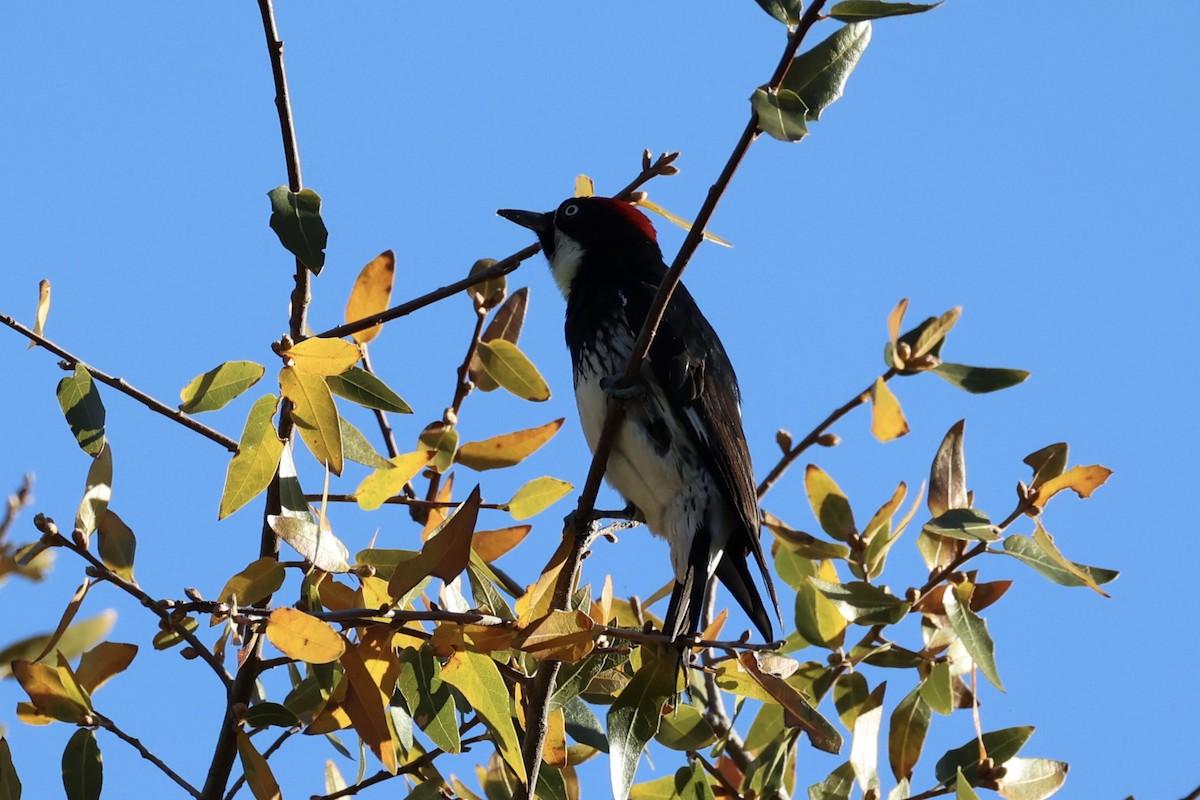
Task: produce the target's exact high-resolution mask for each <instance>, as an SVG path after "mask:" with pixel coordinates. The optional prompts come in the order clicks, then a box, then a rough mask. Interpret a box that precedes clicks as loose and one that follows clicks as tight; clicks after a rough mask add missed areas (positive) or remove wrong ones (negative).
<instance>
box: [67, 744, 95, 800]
mask: <svg viewBox="0 0 1200 800" xmlns="http://www.w3.org/2000/svg"><path fill="white" fill-rule="evenodd" d="M62 778H63V788H64V789H66V792H67V800H99V798H100V789H101V787H102V786H103V785H104V763H103V759H102V758H101V757H100V745H99V744H97V743H96V734H95V732H94V731H91V730H88V729H86V728H80V729H79V730H77V731H75V733H73V734H71V738H70V739H68V740H67V746H66V748H65V749H64V750H63V757H62Z"/></svg>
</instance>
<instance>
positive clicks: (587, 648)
mask: <svg viewBox="0 0 1200 800" xmlns="http://www.w3.org/2000/svg"><path fill="white" fill-rule="evenodd" d="M594 626H595V623H594V622H592V618H591V617H589V616H588V615H587V614H585V613H583V612H582V611H551V612H550V613H549V614H547V615H546V616H544V617H542V618H541V619H539V620H537V621H536V622H534V623H532V624H531V625H529V626H528V627H526V628H523V629H522V630H521V632H520V633H519V634H518V635H517V636H516V637H515V638H514V640H513V646H514V647H518V648H520V649H521V650H524V651H525V652H526V653H529V654H530V655H532V656H534V657H535V658H540V659H551V660H554V661H569V662H575V661H579V660H580V659H581V658H583V657H584V656H586V655H587V654H588V653H590V652H592V650H593V649H594V648H595V646H596V641H595V637H594V636H593V635H592V628H593V627H594Z"/></svg>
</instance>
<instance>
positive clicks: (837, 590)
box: [809, 578, 912, 625]
mask: <svg viewBox="0 0 1200 800" xmlns="http://www.w3.org/2000/svg"><path fill="white" fill-rule="evenodd" d="M809 580H810V581H812V584H813V586H815V587H817V589H819V590H820V592H821V594H823V595H825V596H826V597H827V598H829V600H831V601H832V602H833V604H834V605H835V606H836V607H837V610H838V611H840V612H841V614H842V616H843V617H845V618H846V619H848V620H849V621H850V622H853V623H856V624H858V625H892V624H894V623H897V622H899V621H900V620H902V619H904V615H905V614H907V613H908V610H909V609H910V608H912V605H911V604H910V603H907V602H905V601H904V600H901V599H900V598H899V597H896V596H895V595H893V594H891V593H890V592H888V591H887V590H886V589H884V588H882V587H880V586H875V585H873V584H870V583H866V582H865V581H850V582H848V583H830V582H828V581H823V580H819V579H818V578H809Z"/></svg>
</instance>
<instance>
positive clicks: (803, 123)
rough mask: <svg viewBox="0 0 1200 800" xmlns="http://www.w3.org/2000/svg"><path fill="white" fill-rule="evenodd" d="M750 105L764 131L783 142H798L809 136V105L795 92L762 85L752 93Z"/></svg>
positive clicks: (760, 128) (760, 127)
mask: <svg viewBox="0 0 1200 800" xmlns="http://www.w3.org/2000/svg"><path fill="white" fill-rule="evenodd" d="M750 106H751V108H753V109H754V113H755V114H756V115H757V116H758V128H759V130H761V131H762V132H763V133H765V134H767V135H769V136H773V137H774V138H776V139H778V140H780V141H781V142H798V141H800V140H801V139H803V138H804V137H805V136H808V106H806V105H804V101H803V100H801V99H800V95H798V94H796V93H795V92H792V91H789V90H787V89H778V90H776V91H771V90H769V89H767V88H766V87H763V86H760V87H759V88H757V89H755V90H754V94H752V95H750Z"/></svg>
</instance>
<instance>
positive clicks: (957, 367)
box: [933, 361, 1029, 394]
mask: <svg viewBox="0 0 1200 800" xmlns="http://www.w3.org/2000/svg"><path fill="white" fill-rule="evenodd" d="M933 374H935V375H937V376H938V377H939V378H942V379H943V380H945V381H947V382H948V383H950V384H952V385H954V386H957V387H958V388H960V389H965V390H966V391H968V392H970V393H971V394H987V393H988V392H998V391H1000V390H1001V389H1007V388H1009V387H1010V386H1016V385H1017V384H1018V383H1022V382H1024V381H1025V379H1026V378H1028V377H1029V373H1028V372H1026V371H1025V370H1023V369H1004V368H1002V367H968V366H967V365H966V364H951V363H950V362H948V361H944V362H942V363H941V364H938V365H937V366H936V367H934V368H933Z"/></svg>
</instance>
